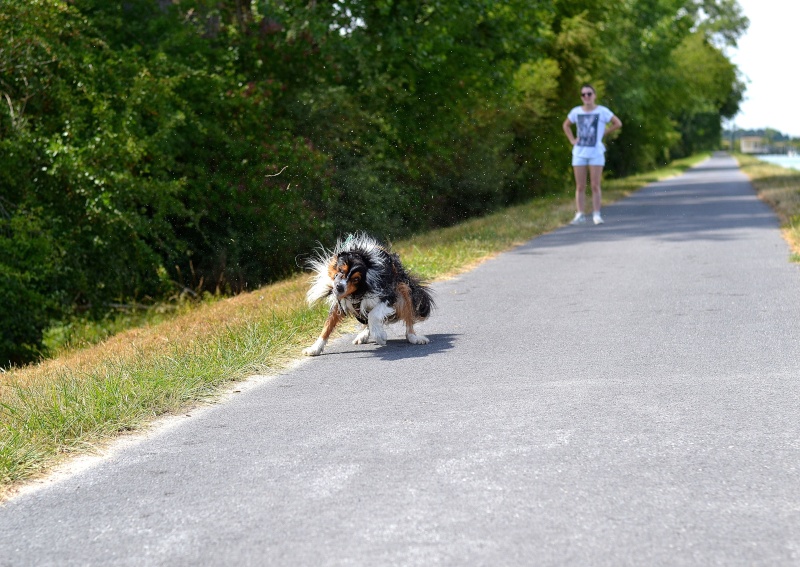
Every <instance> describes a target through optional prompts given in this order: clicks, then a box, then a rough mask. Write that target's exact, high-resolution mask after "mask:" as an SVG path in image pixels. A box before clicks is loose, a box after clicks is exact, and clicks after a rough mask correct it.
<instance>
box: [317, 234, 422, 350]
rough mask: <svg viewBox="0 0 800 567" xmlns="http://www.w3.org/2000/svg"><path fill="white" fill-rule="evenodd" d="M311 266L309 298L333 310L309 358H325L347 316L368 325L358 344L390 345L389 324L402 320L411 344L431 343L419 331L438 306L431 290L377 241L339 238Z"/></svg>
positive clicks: (360, 236)
mask: <svg viewBox="0 0 800 567" xmlns="http://www.w3.org/2000/svg"><path fill="white" fill-rule="evenodd" d="M308 267H309V268H310V269H311V271H312V277H311V287H310V289H309V290H308V293H306V300H307V302H308V304H309V305H314V304H315V303H317V302H318V301H320V300H323V299H324V300H326V301H327V302H328V304H329V305H330V312H329V313H328V318H327V320H326V321H325V324H324V325H323V327H322V333H321V334H320V336H319V338H318V339H317V340H316V342H315V343H314V344H313V345H311V346H310V347H308V348H305V349H303V354H305V355H307V356H317V355H319V354H321V353H322V351H323V349H324V348H325V345H326V344H327V342H328V337H330V335H331V333H332V332H333V330H334V329H335V328H336V325H338V324H339V323H340V322H341V321H342V319H344V318H345V317H347V316H353V317H355V318H356V320H357V321H358V322H359V323H361V324H362V325H364V328H363V329H362V330H361V332H359V334H358V335H357V336H356V338H355V340H354V341H353V344H356V345H360V344H364V343H367V342H370V341H374V342H376V343H377V344H379V345H385V344H386V330H385V329H384V324H386V323H395V322H398V321H402V322H403V323H405V326H406V339H408V342H409V343H411V344H415V345H424V344H427V343H428V342H430V341H429V340H428V338H427V337H426V336H424V335H420V334H418V333H417V332H416V331H414V323H419V322H421V321H424V320H425V319H427V318H428V317H429V316H430V314H431V310H432V309H433V308H434V302H433V297H432V294H431V291H430V288H429V287H428V285H427V283H425V282H423V281H421V280H420V279H419V278H417V277H416V276H415V275H413V274H411V273H410V272H408V271H407V270H406V269H405V268H404V267H403V264H402V263H401V262H400V257H399V256H398V255H397V254H395V253H393V252H390V251H389V250H387V249H386V247H384V246H383V245H381V243H380V242H378V241H377V240H376V239H375V238H373V237H371V236H369V235H367V234H364V233H356V234H351V235H349V236H347V238H346V239H345V240H344V241H342V240H341V239H339V240H338V241H337V242H336V246H335V248H334V249H333V250H332V251H328V250H326V249H325V248H324V247H322V246H321V247H320V249H319V250H318V253H317V256H316V257H315V258H313V259H311V260H310V261H309V262H308Z"/></svg>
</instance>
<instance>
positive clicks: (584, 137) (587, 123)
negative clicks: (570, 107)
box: [577, 114, 600, 147]
mask: <svg viewBox="0 0 800 567" xmlns="http://www.w3.org/2000/svg"><path fill="white" fill-rule="evenodd" d="M599 121H600V115H599V114H579V115H578V144H577V145H579V146H589V147H594V146H596V145H597V124H598V122H599Z"/></svg>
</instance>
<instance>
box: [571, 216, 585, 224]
mask: <svg viewBox="0 0 800 567" xmlns="http://www.w3.org/2000/svg"><path fill="white" fill-rule="evenodd" d="M585 222H586V217H585V216H583V213H575V218H574V219H572V220H571V221H570V223H569V224H583V223H585Z"/></svg>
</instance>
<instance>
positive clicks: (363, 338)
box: [353, 325, 369, 345]
mask: <svg viewBox="0 0 800 567" xmlns="http://www.w3.org/2000/svg"><path fill="white" fill-rule="evenodd" d="M367 341H369V327H368V326H367V325H363V327H362V329H361V331H360V332H359V333H358V334H357V335H356V338H355V339H353V344H354V345H363V344H364V343H366V342H367Z"/></svg>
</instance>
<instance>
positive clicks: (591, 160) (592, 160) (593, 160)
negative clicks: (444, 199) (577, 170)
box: [572, 154, 606, 165]
mask: <svg viewBox="0 0 800 567" xmlns="http://www.w3.org/2000/svg"><path fill="white" fill-rule="evenodd" d="M605 164H606V154H600V155H597V156H593V157H577V156H572V165H605Z"/></svg>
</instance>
